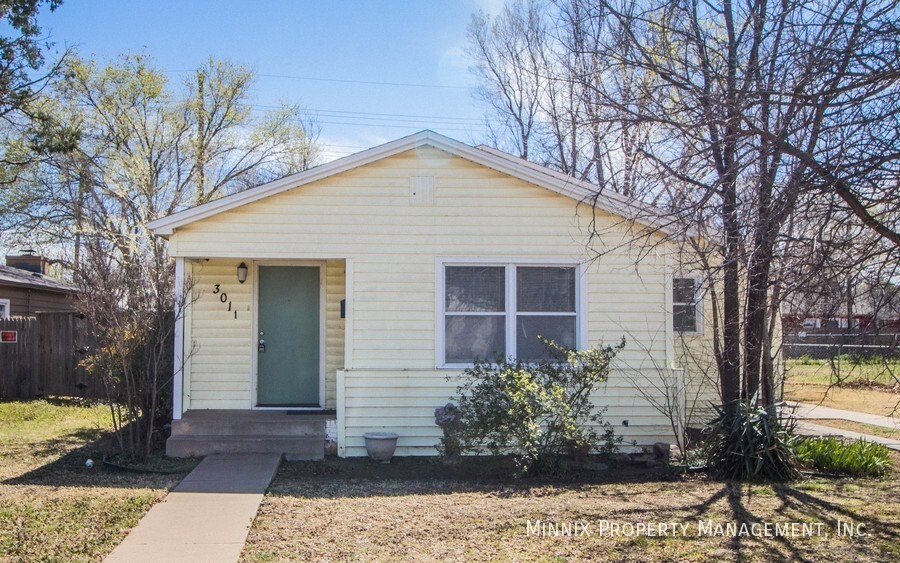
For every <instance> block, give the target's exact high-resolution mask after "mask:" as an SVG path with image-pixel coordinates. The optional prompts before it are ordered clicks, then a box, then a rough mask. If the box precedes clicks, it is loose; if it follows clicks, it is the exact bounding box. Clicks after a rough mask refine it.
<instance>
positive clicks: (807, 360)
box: [794, 354, 822, 366]
mask: <svg viewBox="0 0 900 563" xmlns="http://www.w3.org/2000/svg"><path fill="white" fill-rule="evenodd" d="M794 363H795V364H796V365H798V366H818V365H821V363H822V360H815V359H813V358H811V357H810V356H809V354H803V355H802V356H800V357H799V358H797V359H795V360H794Z"/></svg>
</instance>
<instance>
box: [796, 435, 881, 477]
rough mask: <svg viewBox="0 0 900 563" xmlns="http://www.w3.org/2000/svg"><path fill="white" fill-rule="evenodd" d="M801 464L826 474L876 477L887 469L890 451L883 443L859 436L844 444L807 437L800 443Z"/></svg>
mask: <svg viewBox="0 0 900 563" xmlns="http://www.w3.org/2000/svg"><path fill="white" fill-rule="evenodd" d="M796 451H797V457H798V458H799V459H800V461H801V463H803V464H804V465H806V466H808V467H814V468H816V469H818V470H819V471H825V472H827V473H839V474H843V475H853V476H856V477H875V476H878V475H882V474H884V473H885V472H887V470H888V468H889V467H890V465H891V454H890V451H889V450H888V449H887V448H886V447H885V446H882V445H881V444H877V443H875V442H867V441H866V440H864V439H862V438H860V439H859V440H856V441H855V442H850V443H845V442H843V441H841V440H838V439H837V438H833V437H830V436H829V437H824V438H804V439H802V440H800V441H799V442H798V443H797V447H796Z"/></svg>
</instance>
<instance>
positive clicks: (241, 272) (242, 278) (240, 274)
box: [237, 262, 248, 283]
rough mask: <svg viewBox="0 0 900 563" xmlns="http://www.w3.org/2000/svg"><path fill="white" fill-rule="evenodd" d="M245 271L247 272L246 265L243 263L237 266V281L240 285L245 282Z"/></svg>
mask: <svg viewBox="0 0 900 563" xmlns="http://www.w3.org/2000/svg"><path fill="white" fill-rule="evenodd" d="M247 271H248V268H247V265H246V264H244V263H243V262H241V264H240V265H239V266H238V272H237V276H238V281H239V282H240V283H244V282H245V281H247Z"/></svg>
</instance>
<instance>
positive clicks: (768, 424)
mask: <svg viewBox="0 0 900 563" xmlns="http://www.w3.org/2000/svg"><path fill="white" fill-rule="evenodd" d="M754 403H755V401H749V402H748V401H738V402H737V403H735V404H734V405H732V406H733V408H731V409H728V408H725V407H723V406H716V407H715V408H716V410H717V412H718V417H717V418H716V419H715V420H714V421H713V423H712V428H711V430H712V432H711V434H710V435H709V437H708V438H707V440H706V443H705V445H704V451H705V453H706V456H705V457H706V464H707V467H708V468H709V469H710V471H711V472H712V473H713V475H715V476H717V477H720V478H724V479H735V480H739V481H790V480H792V479H796V478H798V477H799V476H800V468H799V463H798V461H797V456H796V455H795V454H794V446H795V443H796V441H797V438H795V437H794V435H793V425H792V423H791V422H789V421H788V420H786V419H782V418H781V417H780V416H779V414H778V412H779V409H780V407H781V406H782V405H775V406H773V407H769V409H770V410H767V409H766V408H765V407H759V406H756V405H755V404H754Z"/></svg>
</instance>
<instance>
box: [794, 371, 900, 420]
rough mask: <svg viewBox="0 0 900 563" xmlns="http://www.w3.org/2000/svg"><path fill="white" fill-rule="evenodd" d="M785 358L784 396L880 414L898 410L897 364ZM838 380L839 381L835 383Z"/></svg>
mask: <svg viewBox="0 0 900 563" xmlns="http://www.w3.org/2000/svg"><path fill="white" fill-rule="evenodd" d="M836 371H837V365H835V366H834V367H832V364H830V363H829V362H827V361H815V360H813V361H809V362H805V363H803V362H798V361H797V360H788V362H787V379H786V383H785V386H784V396H785V399H787V400H789V401H799V402H801V403H810V404H814V405H818V404H821V405H823V406H826V407H831V408H835V409H844V410H849V411H856V412H866V413H870V414H878V415H882V416H898V414H900V384H898V382H897V380H896V379H895V376H896V377H900V364H897V363H893V364H889V365H888V366H883V365H878V364H874V365H871V364H870V365H866V364H861V365H860V364H850V363H848V362H843V363H842V364H841V366H840V371H839V372H837V373H836ZM838 382H839V383H838Z"/></svg>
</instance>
